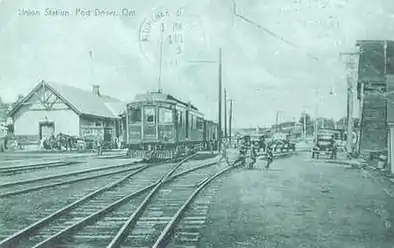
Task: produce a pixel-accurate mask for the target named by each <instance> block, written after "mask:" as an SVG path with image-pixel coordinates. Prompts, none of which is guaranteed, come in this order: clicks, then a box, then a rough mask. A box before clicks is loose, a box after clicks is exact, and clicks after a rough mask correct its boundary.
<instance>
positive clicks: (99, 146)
mask: <svg viewBox="0 0 394 248" xmlns="http://www.w3.org/2000/svg"><path fill="white" fill-rule="evenodd" d="M96 147H97V156H101V155H102V153H103V144H102V142H101V137H100V136H97V140H96Z"/></svg>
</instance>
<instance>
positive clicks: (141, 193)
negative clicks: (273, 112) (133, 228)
mask: <svg viewBox="0 0 394 248" xmlns="http://www.w3.org/2000/svg"><path fill="white" fill-rule="evenodd" d="M216 160H217V159H216V158H214V159H212V160H211V161H190V162H189V161H186V159H185V160H183V161H181V162H179V163H177V164H174V163H172V164H161V165H156V166H153V167H143V168H141V169H139V170H138V171H135V172H133V173H129V174H128V175H125V176H124V177H123V178H122V179H120V180H118V181H116V182H114V183H112V184H111V185H107V186H105V187H103V188H101V189H98V190H96V191H95V192H92V193H90V194H88V195H86V196H84V197H83V198H81V199H79V200H77V201H75V202H73V203H71V204H69V205H68V206H66V207H64V208H63V209H61V210H58V211H56V212H54V210H53V209H52V210H51V209H49V210H48V214H49V213H50V215H49V216H47V217H45V218H43V219H41V220H38V221H37V222H35V223H34V224H32V225H30V226H29V227H26V228H24V229H23V230H21V231H18V232H16V233H15V234H13V235H12V236H9V237H8V238H6V239H5V240H3V241H1V242H0V247H92V246H89V245H88V246H86V244H83V242H85V243H86V242H88V243H92V242H93V244H98V246H97V247H105V245H107V244H108V243H110V242H111V239H113V238H114V237H118V236H119V234H117V231H118V230H119V233H120V232H122V233H123V232H124V230H129V228H130V225H128V224H130V220H135V221H136V218H137V216H138V218H139V217H143V216H142V213H143V212H144V210H147V211H148V212H149V211H151V210H150V209H148V208H147V206H149V205H150V204H149V202H150V201H151V200H152V199H151V198H152V197H155V200H154V202H156V203H157V202H158V201H160V202H161V205H163V203H164V202H163V201H166V200H165V199H164V198H163V196H162V194H161V192H160V189H164V191H163V192H165V191H166V190H168V187H170V188H171V187H176V186H178V187H179V186H180V183H181V184H184V183H185V181H187V182H188V187H187V190H188V191H189V192H188V193H189V194H190V192H192V191H193V192H194V191H195V186H196V185H195V184H192V185H190V183H197V182H199V183H200V184H199V186H200V187H203V186H205V184H206V183H207V182H208V180H203V182H202V183H201V177H202V176H207V175H212V174H213V173H214V172H215V171H218V170H219V168H218V167H216V166H214V165H215V164H216ZM196 164H197V165H198V166H196ZM181 165H185V166H186V167H185V168H182V167H181ZM203 168H205V169H204V173H202V172H198V170H199V169H200V170H201V169H203ZM226 170H228V168H227V169H226ZM175 173H177V174H176V175H174V174H175ZM191 173H193V176H191V177H187V178H186V177H185V175H186V176H187V175H189V174H190V175H191ZM181 177H182V181H178V180H177V179H178V178H181ZM192 179H193V180H194V182H191V180H192ZM170 183H171V184H170ZM176 183H178V184H176ZM165 187H166V188H165ZM181 188H182V187H181ZM184 190H185V189H184ZM181 191H182V190H181ZM181 191H179V192H181ZM183 192H184V191H183ZM188 196H189V195H187V194H185V193H184V194H182V198H178V199H177V200H175V199H174V202H173V203H174V204H175V202H178V205H179V204H180V205H179V206H182V207H184V208H185V206H186V205H183V203H184V202H185V200H186V199H187V198H188ZM185 197H187V198H185ZM170 210H171V211H172V212H173V211H174V208H171V209H168V211H170ZM130 215H131V217H130ZM133 216H134V217H133ZM125 223H127V227H126V228H125V225H126V224H125ZM174 223H175V222H174ZM74 234H75V235H74ZM120 236H121V237H124V235H123V234H122V235H120ZM84 239H88V241H86V240H85V241H84ZM116 240H119V238H116ZM116 242H118V241H116ZM103 245H104V246H103Z"/></svg>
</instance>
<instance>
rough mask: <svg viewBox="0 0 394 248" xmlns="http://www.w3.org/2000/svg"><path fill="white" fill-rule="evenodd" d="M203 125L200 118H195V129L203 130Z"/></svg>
mask: <svg viewBox="0 0 394 248" xmlns="http://www.w3.org/2000/svg"><path fill="white" fill-rule="evenodd" d="M203 124H204V123H203V120H202V118H200V117H198V118H197V129H203V128H204V127H203V126H204V125H203Z"/></svg>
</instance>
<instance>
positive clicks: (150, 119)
mask: <svg viewBox="0 0 394 248" xmlns="http://www.w3.org/2000/svg"><path fill="white" fill-rule="evenodd" d="M144 112H145V117H144V118H145V122H147V123H155V108H154V107H148V108H145V111H144Z"/></svg>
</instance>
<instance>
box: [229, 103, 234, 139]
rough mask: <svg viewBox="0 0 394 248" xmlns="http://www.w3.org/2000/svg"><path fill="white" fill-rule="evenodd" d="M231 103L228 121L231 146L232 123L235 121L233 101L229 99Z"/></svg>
mask: <svg viewBox="0 0 394 248" xmlns="http://www.w3.org/2000/svg"><path fill="white" fill-rule="evenodd" d="M229 101H230V116H229V120H228V122H229V123H228V133H229V138H230V144H231V122H232V119H233V101H234V100H233V99H229Z"/></svg>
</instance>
